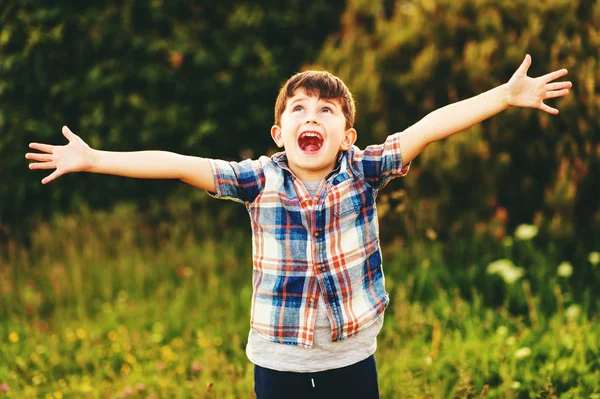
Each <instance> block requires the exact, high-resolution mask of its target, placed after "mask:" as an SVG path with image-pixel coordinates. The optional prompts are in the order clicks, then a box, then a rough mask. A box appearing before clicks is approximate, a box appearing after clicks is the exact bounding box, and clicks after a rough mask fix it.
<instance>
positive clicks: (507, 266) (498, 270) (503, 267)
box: [487, 259, 525, 284]
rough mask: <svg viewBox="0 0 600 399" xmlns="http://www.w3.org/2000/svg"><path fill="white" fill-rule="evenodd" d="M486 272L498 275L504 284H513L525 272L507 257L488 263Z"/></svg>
mask: <svg viewBox="0 0 600 399" xmlns="http://www.w3.org/2000/svg"><path fill="white" fill-rule="evenodd" d="M487 272H488V274H497V275H499V276H500V277H502V279H503V280H504V282H505V283H506V284H513V283H514V282H515V281H517V280H518V279H520V278H521V277H523V275H524V274H525V270H524V269H523V268H522V267H517V266H515V265H514V263H512V261H511V260H509V259H498V260H496V261H494V262H492V263H490V264H489V265H488V267H487Z"/></svg>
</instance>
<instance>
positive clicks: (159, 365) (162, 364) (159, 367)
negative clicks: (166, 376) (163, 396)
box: [156, 363, 165, 371]
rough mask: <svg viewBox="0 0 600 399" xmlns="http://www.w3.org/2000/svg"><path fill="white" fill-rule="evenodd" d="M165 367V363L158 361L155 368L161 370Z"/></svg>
mask: <svg viewBox="0 0 600 399" xmlns="http://www.w3.org/2000/svg"><path fill="white" fill-rule="evenodd" d="M164 369H165V364H164V363H158V364H157V365H156V370H157V371H163V370H164Z"/></svg>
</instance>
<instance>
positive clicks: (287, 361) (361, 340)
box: [246, 182, 383, 373]
mask: <svg viewBox="0 0 600 399" xmlns="http://www.w3.org/2000/svg"><path fill="white" fill-rule="evenodd" d="M303 183H304V187H306V190H307V191H308V193H309V194H310V195H311V196H312V197H313V198H314V196H315V194H316V192H317V189H318V187H319V184H320V183H319V182H303ZM317 305H318V306H317V318H316V321H315V335H314V340H313V347H312V348H303V347H300V346H294V345H284V344H278V343H275V342H271V341H269V340H268V339H267V338H266V337H263V336H262V335H260V334H259V333H257V332H256V331H253V330H252V329H251V330H250V334H249V336H248V345H247V346H246V355H247V356H248V359H250V361H251V362H252V363H254V364H256V365H258V366H261V367H265V368H268V369H272V370H278V371H291V372H296V373H316V372H319V371H325V370H331V369H335V368H340V367H346V366H350V365H352V364H354V363H358V362H360V361H362V360H364V359H366V358H368V357H369V356H371V355H372V354H373V353H375V350H376V349H377V334H379V331H380V330H381V327H382V326H383V314H382V315H381V316H380V317H378V318H377V319H375V320H374V321H373V323H372V324H370V325H368V326H367V327H365V328H364V329H363V330H361V331H360V332H358V333H357V334H356V335H353V336H351V337H349V338H347V339H345V340H342V341H338V342H331V322H330V321H329V317H328V315H327V307H326V306H325V302H324V301H323V297H322V296H320V297H319V300H318V302H317Z"/></svg>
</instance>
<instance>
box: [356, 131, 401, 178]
mask: <svg viewBox="0 0 600 399" xmlns="http://www.w3.org/2000/svg"><path fill="white" fill-rule="evenodd" d="M401 134H402V133H394V134H392V135H390V136H388V138H387V139H386V140H385V142H384V143H383V144H377V145H370V146H368V147H367V148H365V149H364V150H362V151H358V152H357V153H356V154H355V157H354V161H355V162H358V163H359V165H358V167H359V169H360V170H361V172H362V174H363V176H364V177H365V180H366V181H367V183H368V184H369V185H371V186H372V187H373V188H374V189H375V190H380V189H382V188H383V187H384V186H385V185H386V184H387V183H388V182H389V181H390V180H391V179H394V178H396V177H402V176H405V175H406V174H407V173H408V170H409V169H410V162H409V163H408V164H406V165H404V164H403V163H402V151H401V148H400V135H401Z"/></svg>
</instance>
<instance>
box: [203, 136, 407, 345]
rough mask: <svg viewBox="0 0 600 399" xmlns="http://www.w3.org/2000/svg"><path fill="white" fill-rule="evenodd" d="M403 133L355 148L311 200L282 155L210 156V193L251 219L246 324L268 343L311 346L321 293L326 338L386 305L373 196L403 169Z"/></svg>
mask: <svg viewBox="0 0 600 399" xmlns="http://www.w3.org/2000/svg"><path fill="white" fill-rule="evenodd" d="M399 135H400V133H396V134H393V135H391V136H389V137H388V139H387V140H386V141H385V143H384V144H381V145H373V146H369V147H367V148H366V149H365V150H360V149H358V148H357V147H352V148H350V149H349V150H348V151H345V152H342V153H341V154H340V156H339V159H338V162H337V164H336V168H335V170H333V171H332V172H331V173H330V174H329V175H328V176H326V177H325V178H324V179H323V180H322V181H321V183H320V186H319V188H318V190H317V194H316V196H315V197H314V198H311V196H310V195H309V193H308V192H307V190H306V188H305V187H304V185H303V184H302V182H301V181H300V180H299V179H298V178H297V177H296V176H294V174H293V173H292V172H291V170H290V169H289V167H288V166H287V158H286V154H285V152H280V153H277V154H275V155H273V156H272V157H270V158H269V157H266V156H263V157H260V158H259V159H258V160H246V161H242V162H226V161H222V160H210V164H211V167H212V172H213V176H214V180H215V185H216V194H214V196H215V197H217V198H223V199H231V200H234V201H238V202H241V203H243V204H244V205H245V206H246V208H247V210H248V213H249V214H250V220H251V224H252V251H253V279H252V285H253V294H252V310H251V318H250V325H251V328H252V329H253V330H254V331H256V332H258V333H259V334H262V335H263V336H265V337H267V338H268V339H269V340H270V341H272V342H278V343H282V344H290V345H298V346H303V347H308V348H310V347H311V346H312V343H313V334H314V325H315V317H316V314H317V300H318V298H319V297H320V296H323V299H324V300H325V303H326V305H327V310H328V316H329V320H330V321H331V330H332V336H331V339H332V341H339V340H343V339H345V338H348V337H349V336H351V335H353V334H356V333H357V332H359V331H360V330H362V329H364V328H365V327H368V326H369V325H371V324H372V323H373V322H374V321H375V320H376V319H377V318H378V317H379V316H380V315H381V314H382V313H383V311H384V310H385V308H386V306H387V304H388V302H389V297H388V295H387V293H386V291H385V287H384V276H383V270H382V259H381V248H380V245H379V225H378V220H377V208H376V205H375V199H376V197H377V193H378V191H379V190H380V189H381V188H383V187H384V186H385V185H386V184H387V183H388V182H389V181H390V180H391V179H392V178H395V177H399V176H404V175H405V174H406V173H407V172H408V169H409V166H410V164H409V165H402V157H401V153H400V146H399Z"/></svg>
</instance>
